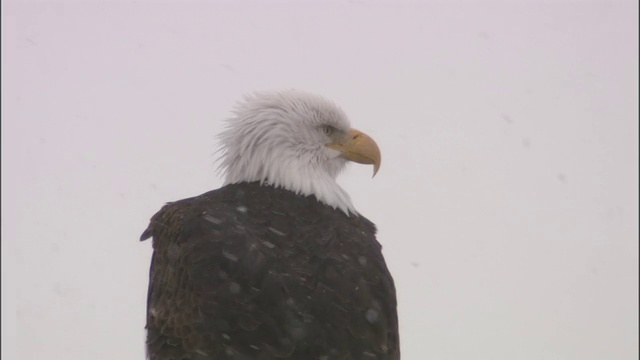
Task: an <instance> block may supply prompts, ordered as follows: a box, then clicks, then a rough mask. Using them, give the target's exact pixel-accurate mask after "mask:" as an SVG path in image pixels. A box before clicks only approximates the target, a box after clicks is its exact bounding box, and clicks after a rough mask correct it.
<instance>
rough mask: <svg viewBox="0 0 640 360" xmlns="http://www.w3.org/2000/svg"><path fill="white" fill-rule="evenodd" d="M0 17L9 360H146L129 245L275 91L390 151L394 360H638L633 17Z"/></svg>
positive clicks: (255, 11)
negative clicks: (233, 128)
mask: <svg viewBox="0 0 640 360" xmlns="http://www.w3.org/2000/svg"><path fill="white" fill-rule="evenodd" d="M2 5H3V8H2V355H3V358H5V356H7V357H6V358H7V359H143V357H144V347H143V343H144V330H143V327H144V319H145V301H146V286H147V271H148V266H149V260H150V255H151V243H150V242H143V243H140V242H139V241H138V237H139V235H140V233H141V232H142V230H144V228H145V227H146V225H147V221H148V219H149V218H150V217H151V215H153V213H154V212H155V211H156V210H158V209H159V208H160V207H161V206H162V205H163V203H164V202H166V201H171V200H177V199H181V198H184V197H189V196H193V195H198V194H200V193H203V192H205V191H208V190H211V189H214V188H217V187H218V186H220V184H221V178H220V176H219V174H217V173H216V171H215V166H214V164H213V162H214V157H213V156H212V154H213V150H214V145H215V134H216V133H217V132H219V131H220V125H221V120H222V119H223V118H225V117H227V116H228V115H229V111H230V109H231V108H232V106H233V104H234V102H235V101H236V100H237V99H238V98H239V97H240V96H241V94H243V93H246V92H249V91H253V90H262V89H282V88H289V87H294V88H299V89H303V90H308V91H313V92H317V93H320V94H323V95H325V96H327V97H330V98H332V99H334V100H335V101H336V102H338V103H339V104H340V105H341V106H342V107H343V108H344V109H345V110H346V112H347V113H348V114H349V115H350V117H351V120H352V123H353V125H354V127H357V128H359V129H361V130H363V131H365V132H367V133H369V134H370V135H372V136H373V137H374V138H375V139H376V140H377V141H378V143H379V145H380V147H381V149H382V154H383V163H382V168H381V171H380V173H379V175H378V176H377V177H376V178H375V179H373V180H371V168H370V167H364V166H352V167H351V168H350V169H349V170H348V172H347V173H346V174H344V175H343V176H341V178H340V179H339V181H340V183H341V184H342V185H343V186H344V187H345V188H346V189H347V190H348V191H349V192H350V193H351V195H352V197H353V198H354V202H355V204H356V206H357V208H358V209H359V210H360V211H361V212H362V213H363V214H364V215H366V216H367V217H369V218H370V219H371V220H373V221H374V222H375V223H377V225H378V227H379V229H380V232H379V238H380V241H381V242H382V244H383V245H384V254H385V256H386V259H387V262H388V265H389V267H390V269H391V271H392V272H393V274H394V275H395V279H396V284H397V290H398V298H399V312H400V321H401V336H402V351H403V355H404V356H403V358H404V359H408V360H412V359H488V360H492V359H507V360H514V359H516V360H517V359H532V360H538V359H544V360H546V359H549V360H561V359H593V360H602V359H636V358H637V357H638V339H637V338H638V284H637V281H638V273H637V271H638V228H637V217H638V102H637V99H638V36H637V31H638V15H637V14H638V5H637V1H635V0H629V1H595V2H587V1H570V2H569V1H547V2H540V1H467V2H460V1H437V2H423V3H415V2H414V3H403V4H396V3H391V2H389V1H384V2H380V1H379V2H376V3H374V2H369V1H365V0H361V1H332V2H322V3H320V2H314V3H312V2H295V3H294V2H282V1H281V2H277V3H276V2H270V3H269V2H263V3H240V2H237V1H233V2H232V1H228V2H215V3H214V2H202V3H195V2H177V1H171V2H165V3H164V4H159V3H156V2H129V1H126V2H125V1H119V2H89V1H86V2H66V1H60V2H29V3H27V2H21V1H15V0H14V1H11V0H5V1H3V2H2Z"/></svg>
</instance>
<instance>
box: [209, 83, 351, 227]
mask: <svg viewBox="0 0 640 360" xmlns="http://www.w3.org/2000/svg"><path fill="white" fill-rule="evenodd" d="M294 95H295V96H294V97H293V98H292V97H291V93H266V94H257V95H255V96H254V97H247V98H246V99H245V102H244V103H241V104H239V105H238V107H237V109H236V111H235V116H234V117H232V118H231V119H229V120H228V122H227V128H226V129H225V131H223V132H222V133H221V134H220V135H219V137H220V149H219V151H220V152H221V156H220V169H221V170H222V172H223V173H224V175H225V184H235V183H240V182H253V181H259V182H260V183H261V184H268V185H273V186H276V187H281V188H284V189H286V190H289V191H292V192H294V193H296V194H301V195H305V196H308V195H314V196H315V197H316V198H317V199H318V200H319V201H320V202H322V203H324V204H326V205H329V206H331V207H333V208H338V209H340V210H342V211H343V212H344V213H345V214H347V215H349V214H351V213H352V214H357V212H356V210H355V207H354V206H353V204H352V202H351V198H350V197H349V195H348V194H347V192H346V191H344V189H342V188H341V187H340V186H339V185H338V183H337V182H336V177H337V175H338V174H339V173H340V171H342V169H343V168H344V167H345V165H346V160H345V159H343V158H341V157H339V154H338V152H337V151H335V150H331V149H329V148H327V147H326V146H324V144H322V143H320V142H319V140H318V138H317V134H316V132H317V128H316V123H319V122H320V121H325V122H326V121H327V119H326V118H323V119H316V118H317V117H318V116H319V115H318V114H319V113H320V112H319V111H318V108H320V109H321V110H323V111H324V112H322V116H323V117H329V120H330V121H333V122H334V124H335V125H336V126H340V127H341V128H347V129H348V127H349V124H348V120H347V119H346V116H345V115H344V113H342V111H341V110H340V109H338V108H337V107H336V106H335V105H333V104H332V103H329V102H328V101H326V100H324V99H322V98H318V97H316V96H314V95H310V94H306V93H298V92H296V93H294ZM327 111H328V113H327Z"/></svg>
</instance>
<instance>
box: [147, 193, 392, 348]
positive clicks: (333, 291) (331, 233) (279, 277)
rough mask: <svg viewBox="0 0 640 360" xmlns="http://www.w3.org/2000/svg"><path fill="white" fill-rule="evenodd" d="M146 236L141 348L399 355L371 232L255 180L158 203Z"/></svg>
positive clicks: (387, 279)
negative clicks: (150, 250)
mask: <svg viewBox="0 0 640 360" xmlns="http://www.w3.org/2000/svg"><path fill="white" fill-rule="evenodd" d="M150 236H153V247H154V255H153V259H152V264H151V272H150V283H149V295H148V311H147V331H148V335H147V350H148V355H149V358H150V359H151V360H168V359H184V360H188V359H276V358H291V359H399V358H400V351H399V338H398V322H397V314H396V298H395V289H394V285H393V280H392V278H391V275H390V274H389V272H388V270H387V267H386V265H385V262H384V259H383V257H382V254H381V251H380V245H379V244H378V242H377V241H376V240H375V227H374V226H373V224H372V223H370V222H369V221H368V220H366V219H365V218H363V217H356V216H351V217H347V216H345V215H344V214H342V213H341V212H339V211H336V210H334V209H331V208H329V207H327V206H324V205H322V204H320V203H318V202H317V201H316V200H315V199H314V198H308V197H302V196H298V195H295V194H293V193H290V192H288V191H284V190H279V189H274V188H270V187H264V186H259V185H257V184H241V185H229V186H227V187H225V188H222V189H219V190H216V191H213V192H210V193H207V194H203V195H201V196H199V197H196V198H191V199H185V200H181V201H178V202H174V203H171V204H168V205H166V206H165V207H164V208H163V209H162V210H161V211H160V212H158V213H157V214H156V215H155V216H154V217H153V218H152V219H151V224H150V226H149V228H148V229H147V230H145V232H144V233H143V235H142V238H148V237H150Z"/></svg>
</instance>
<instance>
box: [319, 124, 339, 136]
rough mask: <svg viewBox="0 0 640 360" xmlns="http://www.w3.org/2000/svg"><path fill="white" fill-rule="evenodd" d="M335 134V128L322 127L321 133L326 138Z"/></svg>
mask: <svg viewBox="0 0 640 360" xmlns="http://www.w3.org/2000/svg"><path fill="white" fill-rule="evenodd" d="M335 132H336V128H334V127H333V126H329V125H324V126H322V133H323V134H325V135H327V136H332V135H333V134H334V133H335Z"/></svg>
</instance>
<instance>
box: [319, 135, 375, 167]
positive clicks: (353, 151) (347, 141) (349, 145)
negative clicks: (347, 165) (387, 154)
mask: <svg viewBox="0 0 640 360" xmlns="http://www.w3.org/2000/svg"><path fill="white" fill-rule="evenodd" d="M327 147H328V148H330V149H334V150H337V151H340V152H341V153H342V157H344V158H345V159H347V160H350V161H354V162H357V163H360V164H373V176H376V173H377V172H378V169H380V160H381V158H380V149H379V148H378V144H376V142H375V141H373V139H372V138H371V137H370V136H369V135H367V134H365V133H363V132H361V131H358V130H356V129H351V130H349V132H348V133H347V136H345V137H343V138H341V139H338V140H336V141H334V142H332V143H329V144H327Z"/></svg>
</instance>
